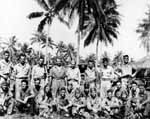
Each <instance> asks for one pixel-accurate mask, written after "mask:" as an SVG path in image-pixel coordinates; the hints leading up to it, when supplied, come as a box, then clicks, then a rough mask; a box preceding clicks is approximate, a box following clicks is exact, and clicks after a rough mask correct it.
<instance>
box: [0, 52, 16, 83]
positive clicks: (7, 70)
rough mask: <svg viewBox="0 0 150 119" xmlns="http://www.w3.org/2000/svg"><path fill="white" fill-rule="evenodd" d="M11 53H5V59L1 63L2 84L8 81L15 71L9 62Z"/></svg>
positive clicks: (0, 75) (0, 77) (0, 79)
mask: <svg viewBox="0 0 150 119" xmlns="http://www.w3.org/2000/svg"><path fill="white" fill-rule="evenodd" d="M9 56H10V53H9V52H8V51H5V52H4V59H2V60H1V61H0V82H3V81H7V80H8V79H9V78H10V76H11V72H12V69H13V65H12V63H11V62H10V60H9Z"/></svg>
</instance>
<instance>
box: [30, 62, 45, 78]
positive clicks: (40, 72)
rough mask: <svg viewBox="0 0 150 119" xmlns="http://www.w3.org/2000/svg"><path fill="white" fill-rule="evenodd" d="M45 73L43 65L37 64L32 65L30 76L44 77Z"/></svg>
mask: <svg viewBox="0 0 150 119" xmlns="http://www.w3.org/2000/svg"><path fill="white" fill-rule="evenodd" d="M45 73H46V70H45V67H40V66H39V65H35V66H33V69H32V78H33V79H34V78H41V77H44V74H45Z"/></svg>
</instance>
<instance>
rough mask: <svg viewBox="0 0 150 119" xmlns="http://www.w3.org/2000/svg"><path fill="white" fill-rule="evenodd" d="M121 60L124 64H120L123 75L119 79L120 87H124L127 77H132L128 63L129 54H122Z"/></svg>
mask: <svg viewBox="0 0 150 119" xmlns="http://www.w3.org/2000/svg"><path fill="white" fill-rule="evenodd" d="M123 62H124V64H123V65H122V66H121V70H122V76H121V77H123V78H122V79H121V82H122V88H124V89H126V87H127V84H128V81H129V78H132V77H133V76H134V75H133V74H132V69H133V68H132V66H131V64H130V63H129V56H128V55H124V56H123Z"/></svg>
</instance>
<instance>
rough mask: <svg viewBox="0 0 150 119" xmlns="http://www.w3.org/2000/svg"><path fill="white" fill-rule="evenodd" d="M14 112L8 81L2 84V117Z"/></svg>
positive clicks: (0, 101) (0, 99)
mask: <svg viewBox="0 0 150 119" xmlns="http://www.w3.org/2000/svg"><path fill="white" fill-rule="evenodd" d="M12 111H13V101H12V94H11V93H10V92H9V86H8V83H7V82H6V81H4V82H2V83H1V89H0V115H4V114H6V113H7V114H11V113H12Z"/></svg>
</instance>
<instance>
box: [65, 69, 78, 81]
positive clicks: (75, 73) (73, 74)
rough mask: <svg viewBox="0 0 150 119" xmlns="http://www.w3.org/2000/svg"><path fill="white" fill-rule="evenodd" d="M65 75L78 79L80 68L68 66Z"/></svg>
mask: <svg viewBox="0 0 150 119" xmlns="http://www.w3.org/2000/svg"><path fill="white" fill-rule="evenodd" d="M66 75H67V77H68V79H76V80H80V70H79V69H78V68H74V69H72V68H68V69H67V74H66Z"/></svg>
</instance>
